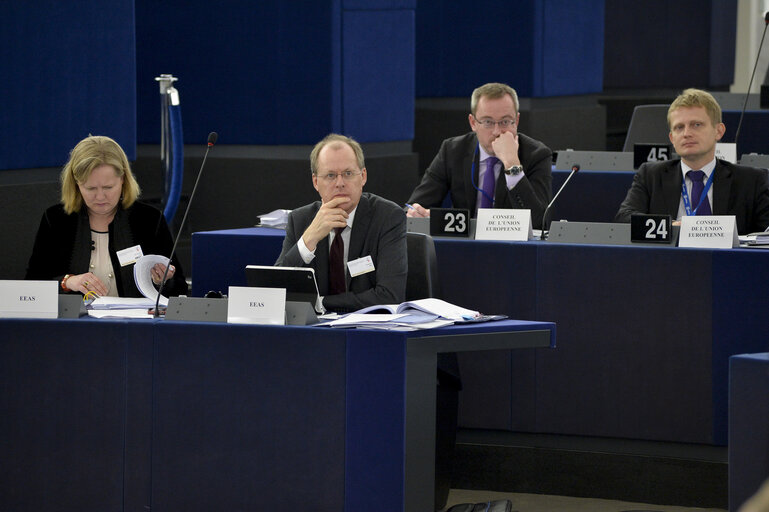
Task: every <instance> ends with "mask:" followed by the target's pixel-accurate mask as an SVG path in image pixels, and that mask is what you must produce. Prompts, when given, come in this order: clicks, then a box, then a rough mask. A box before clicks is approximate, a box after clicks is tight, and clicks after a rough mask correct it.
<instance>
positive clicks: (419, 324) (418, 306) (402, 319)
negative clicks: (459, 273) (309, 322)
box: [322, 299, 491, 331]
mask: <svg viewBox="0 0 769 512" xmlns="http://www.w3.org/2000/svg"><path fill="white" fill-rule="evenodd" d="M484 318H485V319H491V318H490V317H484V316H483V315H481V314H480V313H478V312H477V311H473V310H470V309H466V308H462V307H459V306H456V305H454V304H451V303H449V302H446V301H443V300H441V299H419V300H414V301H409V302H404V303H402V304H382V305H376V306H369V307H367V308H363V309H360V310H358V311H356V312H354V313H350V314H348V315H344V316H340V317H339V318H337V319H335V320H332V321H330V322H327V323H324V324H322V325H326V326H328V327H340V328H365V329H386V330H394V331H413V330H417V329H434V328H436V327H444V326H446V325H451V324H453V323H458V322H460V323H461V322H474V321H479V320H480V319H484Z"/></svg>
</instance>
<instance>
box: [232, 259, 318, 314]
mask: <svg viewBox="0 0 769 512" xmlns="http://www.w3.org/2000/svg"><path fill="white" fill-rule="evenodd" d="M246 283H247V284H248V286H254V287H258V288H285V289H286V301H294V302H309V303H310V304H312V306H313V308H315V310H316V311H318V312H322V308H323V306H322V304H321V302H320V297H319V294H318V283H317V282H316V281H315V271H314V270H313V269H312V268H309V267H273V266H268V265H248V266H246Z"/></svg>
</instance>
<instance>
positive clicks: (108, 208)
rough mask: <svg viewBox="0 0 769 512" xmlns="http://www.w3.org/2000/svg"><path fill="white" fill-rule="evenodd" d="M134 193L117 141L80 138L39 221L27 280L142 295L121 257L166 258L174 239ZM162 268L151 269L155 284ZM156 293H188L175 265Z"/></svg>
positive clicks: (65, 289)
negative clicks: (54, 199) (57, 197)
mask: <svg viewBox="0 0 769 512" xmlns="http://www.w3.org/2000/svg"><path fill="white" fill-rule="evenodd" d="M140 193H141V189H140V188H139V184H138V183H137V182H136V179H135V178H134V176H133V173H131V167H130V165H129V164H128V158H126V155H125V152H124V151H123V149H122V148H121V147H120V145H119V144H118V143H117V142H115V141H114V140H112V139H110V138H109V137H103V136H89V137H86V138H85V139H83V140H81V141H80V142H79V143H78V144H77V146H75V148H74V149H73V150H72V152H71V153H70V158H69V161H68V162H67V164H66V165H65V166H64V169H62V172H61V203H59V204H56V205H54V206H51V207H50V208H48V209H47V210H46V211H45V213H44V214H43V218H42V220H41V221H40V228H39V229H38V231H37V236H36V237H35V245H34V248H33V250H32V256H31V257H30V259H29V265H28V267H27V274H26V279H37V280H52V279H53V280H58V281H59V283H60V291H61V292H62V293H67V292H79V293H83V294H85V293H88V292H94V293H96V294H98V295H111V296H120V297H139V296H141V294H140V293H139V290H138V289H137V288H136V284H135V282H134V277H133V265H132V264H131V262H132V261H133V258H132V257H130V256H124V254H128V253H130V254H135V253H136V252H137V251H138V249H139V248H141V252H142V254H160V255H164V256H168V255H169V254H170V252H171V248H172V246H173V240H172V238H171V232H170V231H169V229H168V225H167V224H166V221H165V218H164V217H163V214H162V213H160V212H159V211H158V210H157V209H156V208H153V207H152V206H149V205H147V204H144V203H141V202H139V201H137V198H138V197H139V194H140ZM126 249H128V251H126V253H120V251H124V250H126ZM118 253H120V255H119V254H118ZM164 271H165V266H164V265H160V264H157V265H155V266H154V267H153V268H152V280H153V282H155V284H156V285H159V283H160V280H161V279H162V276H163V272H164ZM162 292H163V294H165V295H181V294H186V293H187V283H186V281H185V280H184V273H183V272H182V269H181V266H180V265H179V263H178V262H177V261H176V260H174V261H172V262H171V267H170V268H169V269H168V278H167V282H166V285H165V286H164V288H163V290H162Z"/></svg>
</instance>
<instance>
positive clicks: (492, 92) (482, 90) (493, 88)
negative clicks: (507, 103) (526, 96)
mask: <svg viewBox="0 0 769 512" xmlns="http://www.w3.org/2000/svg"><path fill="white" fill-rule="evenodd" d="M506 94H509V95H510V97H511V98H513V105H514V106H515V113H516V115H517V114H518V112H520V110H519V106H518V93H517V92H515V89H513V88H512V87H510V86H509V85H507V84H500V83H498V82H491V83H488V84H483V85H482V86H480V87H478V88H477V89H475V90H474V91H473V95H472V96H470V112H471V113H472V114H473V115H475V112H476V111H477V110H478V102H479V101H480V100H481V97H484V98H489V99H490V100H495V99H497V98H502V97H503V96H505V95H506Z"/></svg>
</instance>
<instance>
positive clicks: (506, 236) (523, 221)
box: [475, 208, 534, 241]
mask: <svg viewBox="0 0 769 512" xmlns="http://www.w3.org/2000/svg"><path fill="white" fill-rule="evenodd" d="M532 238H534V237H533V235H532V229H531V210H507V209H505V210H503V209H494V208H481V209H479V210H478V219H477V220H476V221H475V239H476V240H517V241H526V240H531V239H532Z"/></svg>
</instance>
